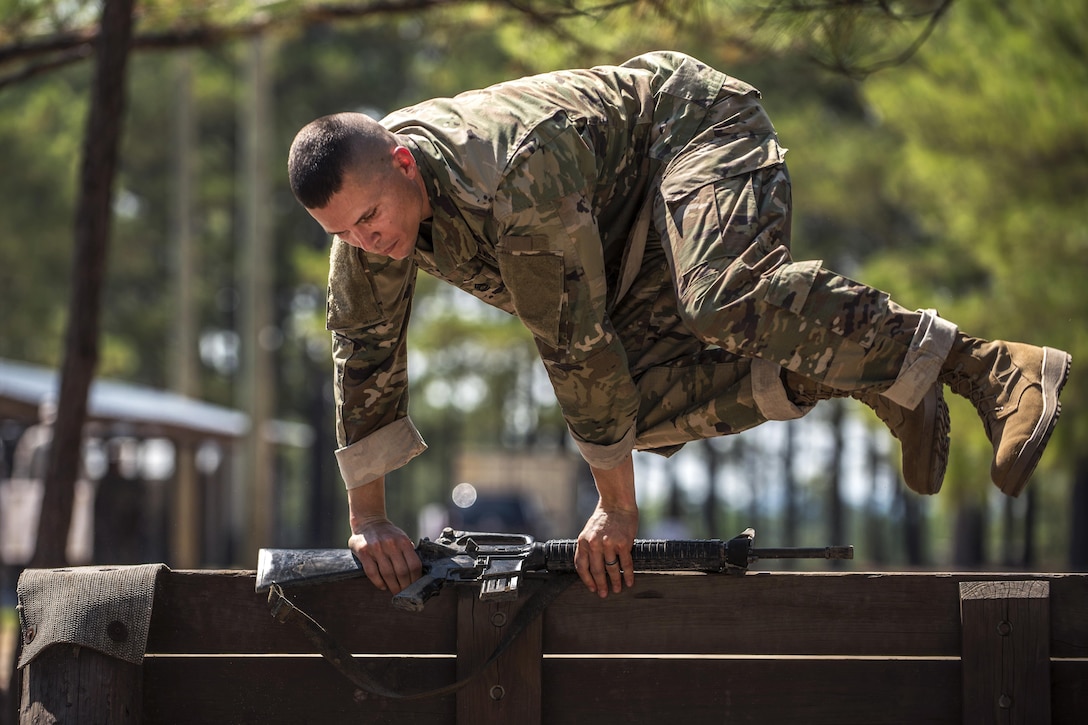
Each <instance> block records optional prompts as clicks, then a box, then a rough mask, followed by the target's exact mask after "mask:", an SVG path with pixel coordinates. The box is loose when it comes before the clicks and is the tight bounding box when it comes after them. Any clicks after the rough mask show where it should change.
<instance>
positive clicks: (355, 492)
mask: <svg viewBox="0 0 1088 725" xmlns="http://www.w3.org/2000/svg"><path fill="white" fill-rule="evenodd" d="M348 516H349V519H350V522H351V538H350V539H348V546H349V547H350V548H351V550H352V552H353V553H354V554H355V558H356V559H358V560H359V563H360V564H362V565H363V571H364V572H366V576H367V578H368V579H370V581H371V583H373V584H374V586H376V587H378V589H381V590H383V591H385V590H388V591H390V592H392V593H393V594H398V593H399V592H400V591H401V590H402V589H404V588H405V587H407V586H408V585H409V584H411V583H412V582H414V581H415V580H416V579H418V578H419V577H421V576H422V575H423V564H422V562H420V560H419V555H418V554H416V547H415V544H413V543H412V540H411V539H409V538H408V535H407V534H405V533H404V532H403V531H401V530H400V529H398V528H397V527H396V526H395V525H394V524H393V522H392V521H390V520H389V519H388V518H387V517H386V515H385V477H384V476H383V477H381V478H378V479H375V480H373V481H371V482H370V483H368V484H365V485H363V486H359V487H357V488H351V489H348Z"/></svg>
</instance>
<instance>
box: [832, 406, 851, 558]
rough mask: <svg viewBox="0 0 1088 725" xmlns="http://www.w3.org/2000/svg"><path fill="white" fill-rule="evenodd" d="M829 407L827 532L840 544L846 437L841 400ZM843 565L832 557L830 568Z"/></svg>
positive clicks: (844, 535)
mask: <svg viewBox="0 0 1088 725" xmlns="http://www.w3.org/2000/svg"><path fill="white" fill-rule="evenodd" d="M829 404H830V407H831V419H830V422H831V429H832V432H833V434H834V436H833V438H834V448H833V449H832V451H831V463H830V465H829V466H828V469H829V471H830V476H829V480H828V501H827V510H828V527H829V528H828V534H829V536H830V541H831V543H832V544H841V543H842V542H845V541H846V540H847V532H846V510H845V507H844V506H843V501H842V469H843V448H844V441H845V438H846V431H845V426H846V416H845V415H844V413H843V405H842V401H841V400H832V401H829ZM842 565H843V563H842V561H841V560H836V559H832V560H831V566H832V568H839V567H841V566H842Z"/></svg>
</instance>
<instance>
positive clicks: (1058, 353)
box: [1001, 347, 1073, 497]
mask: <svg viewBox="0 0 1088 725" xmlns="http://www.w3.org/2000/svg"><path fill="white" fill-rule="evenodd" d="M1072 364H1073V358H1072V356H1071V355H1070V354H1069V353H1067V352H1063V351H1062V350H1056V349H1054V348H1052V347H1044V348H1043V373H1042V383H1041V384H1042V393H1043V413H1042V415H1040V416H1039V421H1038V422H1037V423H1036V424H1035V430H1033V431H1032V432H1031V436H1029V437H1028V439H1027V441H1025V443H1024V447H1023V448H1022V449H1020V454H1019V455H1018V456H1017V457H1016V462H1015V463H1014V464H1013V465H1012V467H1011V468H1010V469H1009V473H1008V475H1007V477H1006V478H1005V481H1004V482H1003V483H1002V484H1001V490H1002V491H1004V492H1005V493H1006V494H1008V495H1009V496H1013V497H1015V496H1019V495H1020V493H1021V492H1022V491H1023V490H1024V487H1025V486H1027V483H1028V479H1029V478H1030V477H1031V474H1032V473H1033V472H1034V471H1035V466H1037V465H1038V464H1039V459H1040V458H1042V456H1043V451H1044V450H1045V449H1046V444H1047V441H1049V440H1050V434H1051V433H1053V432H1054V426H1055V424H1056V423H1057V422H1058V416H1060V415H1061V412H1062V404H1061V401H1060V400H1058V396H1059V395H1061V392H1062V388H1063V387H1064V386H1065V381H1066V380H1067V379H1068V378H1069V369H1070V367H1071V366H1072Z"/></svg>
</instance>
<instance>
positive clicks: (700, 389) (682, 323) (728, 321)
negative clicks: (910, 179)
mask: <svg viewBox="0 0 1088 725" xmlns="http://www.w3.org/2000/svg"><path fill="white" fill-rule="evenodd" d="M757 98H758V97H757V96H756V95H755V94H751V95H749V96H746V97H735V98H730V99H726V100H727V104H726V105H728V108H725V109H722V110H723V112H722V113H720V114H719V115H720V117H724V118H726V119H727V120H726V121H725V122H724V123H716V122H715V119H713V118H712V119H711V121H710V124H708V125H709V129H710V131H709V133H708V134H707V135H708V136H709V137H710V138H711V141H710V144H711V146H712V148H711V149H710V150H709V151H708V150H707V149H706V144H703V145H702V146H701V147H699V151H697V152H695V153H692V154H688V155H685V154H683V153H682V154H681V155H679V156H678V157H677V158H676V159H675V160H674V161H673V162H672V163H670V164H669V166H668V167H667V168H666V170H665V172H664V175H663V178H662V182H661V192H660V193H659V194H658V195H657V196H656V197H655V199H654V202H653V204H654V206H653V215H654V216H653V220H654V224H653V230H652V232H651V235H650V238H649V239H648V240H647V247H646V252H645V256H644V258H643V262H642V265H641V269H640V272H639V275H638V278H637V279H636V280H635V282H634V283H633V284H632V285H631V287H630V289H629V291H628V292H627V293H626V295H625V296H624V297H623V298H622V299H621V300H620V301H619V302H618V304H617V305H616V309H615V310H613V311H612V319H613V323H614V324H615V325H616V328H617V331H618V332H619V334H620V336H621V337H622V338H623V339H624V340H625V348H626V349H627V350H628V352H629V355H630V359H629V363H630V366H631V370H632V373H633V375H634V377H635V380H636V382H637V384H638V387H639V392H640V398H641V404H640V410H639V415H638V422H637V434H636V444H635V445H636V448H639V449H649V450H655V451H656V452H660V453H664V454H668V453H670V452H672V451H674V450H676V449H678V448H679V446H680V445H681V444H682V443H683V442H684V441H688V440H696V439H701V438H707V437H711V436H716V435H723V434H729V433H737V432H740V431H742V430H745V429H747V428H751V427H753V426H755V425H758V424H760V423H762V422H764V421H766V420H784V419H790V418H796V417H800V416H801V415H803V414H804V413H805V412H807V408H806V409H802V408H799V407H797V406H796V405H794V404H793V403H792V402H791V401H790V399H789V395H788V393H787V391H786V390H785V388H784V386H783V383H782V370H783V369H788V370H791V371H793V372H795V373H799V374H801V375H803V376H805V377H807V378H809V379H811V380H814V381H817V382H819V383H822V384H823V385H826V386H828V387H831V388H835V389H838V390H841V391H844V392H846V391H855V390H865V389H871V388H876V389H877V390H879V391H882V394H883V395H885V396H887V397H888V398H890V399H891V400H893V401H894V402H896V403H898V404H900V405H904V406H906V407H909V408H914V407H915V406H916V405H917V404H918V402H919V401H920V400H921V398H922V396H923V395H924V394H925V393H926V391H927V390H928V389H929V388H930V387H932V385H933V384H934V382H935V381H936V379H937V375H938V373H939V370H940V365H941V363H942V362H943V360H944V359H945V357H947V355H948V351H949V349H950V347H951V344H952V339H953V336H954V334H955V331H956V328H955V326H954V325H952V324H951V323H948V322H946V321H944V320H941V319H940V318H938V317H937V316H936V314H935V313H933V312H932V311H928V310H927V311H917V312H915V311H910V310H908V309H906V308H904V307H902V306H900V305H898V304H896V303H895V302H894V301H893V300H891V299H890V298H889V296H888V295H887V294H886V293H884V292H881V291H880V290H877V289H874V288H872V287H868V286H866V285H864V284H861V283H859V282H856V281H854V280H851V279H848V278H846V277H844V276H842V275H839V274H836V273H835V272H832V271H830V270H827V269H825V268H824V267H823V266H822V262H820V261H803V262H795V261H793V259H792V258H791V255H790V217H791V198H790V179H789V173H788V171H787V168H786V165H785V163H784V162H782V161H781V160H780V159H778V160H777V161H774V162H773V163H770V164H767V163H765V162H766V160H767V159H768V157H769V156H770V157H774V154H770V155H768V154H760V153H758V152H757V153H752V152H748V153H739V154H738V153H737V149H736V148H735V146H736V140H737V139H738V138H739V139H740V140H741V143H742V144H744V145H746V146H747V147H750V146H751V144H752V141H753V139H756V140H757V141H758V142H759V143H762V144H777V138H776V137H775V136H774V132H773V128H771V127H770V121H769V120H767V121H766V122H765V123H766V126H765V130H764V132H763V135H762V137H760V135H759V133H758V129H757V132H755V133H753V128H752V126H753V124H756V125H758V124H761V123H763V119H765V118H766V117H765V115H764V114H762V109H761V108H759V107H758V100H757ZM737 106H740V107H741V108H742V109H745V108H746V109H749V110H748V112H747V113H746V112H745V111H744V110H741V111H740V112H738V110H737ZM752 106H755V107H756V110H755V111H754V112H752V111H751V108H752ZM738 118H739V119H742V120H741V121H740V123H742V124H743V125H744V128H743V129H741V130H740V132H738V130H737V129H736V128H735V126H736V125H737V121H736V119H738ZM731 125H732V126H734V128H730V127H729V126H731ZM718 140H724V141H722V142H721V143H720V144H719V145H720V146H729V145H730V144H732V145H733V146H734V148H723V149H722V150H721V153H719V154H718V159H715V158H714V156H715V152H716V151H717V149H715V148H713V145H714V144H715V142H717V141H718ZM741 150H742V151H744V150H745V149H741ZM781 153H784V149H782V151H781ZM779 156H780V154H779ZM738 157H740V158H741V161H740V162H739V163H738ZM752 163H755V164H759V165H758V166H757V168H748V167H749V166H750V165H751V164H752ZM647 310H648V311H649V313H648V314H647Z"/></svg>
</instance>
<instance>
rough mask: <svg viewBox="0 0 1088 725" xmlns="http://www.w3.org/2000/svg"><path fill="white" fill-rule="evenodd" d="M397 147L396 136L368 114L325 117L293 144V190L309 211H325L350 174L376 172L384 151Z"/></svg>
mask: <svg viewBox="0 0 1088 725" xmlns="http://www.w3.org/2000/svg"><path fill="white" fill-rule="evenodd" d="M395 145H396V139H395V137H394V136H393V134H392V133H390V132H389V131H388V130H387V129H385V128H384V127H383V126H381V125H380V124H379V123H378V122H377V121H375V120H374V119H372V118H370V117H369V116H367V115H365V114H362V113H337V114H334V115H331V116H322V117H321V118H318V119H317V120H315V121H311V122H310V123H308V124H307V125H306V126H304V127H303V128H302V130H301V131H299V132H298V134H297V135H296V136H295V140H294V142H293V143H292V144H291V152H290V154H289V156H288V160H287V174H288V176H289V178H290V181H291V191H292V192H294V195H295V198H296V199H298V201H299V203H300V204H302V205H303V206H304V207H306V208H307V209H322V208H324V207H325V206H326V205H327V204H328V203H329V200H331V199H332V196H333V194H335V193H336V192H338V191H340V188H341V187H342V186H343V184H344V177H345V176H346V175H347V174H348V173H367V172H373V171H374V170H375V165H374V164H375V162H376V161H377V160H378V159H379V158H380V157H381V153H380V152H381V151H383V150H391V149H392V148H393V147H394V146H395Z"/></svg>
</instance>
